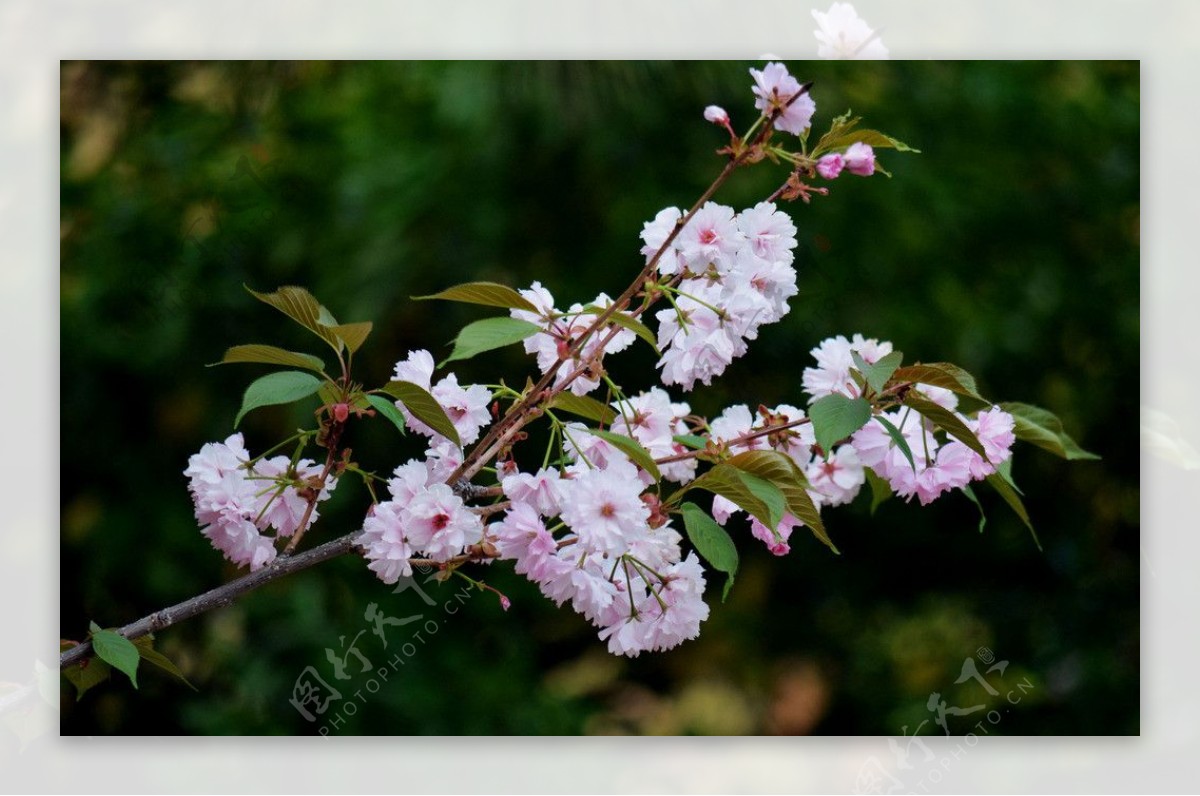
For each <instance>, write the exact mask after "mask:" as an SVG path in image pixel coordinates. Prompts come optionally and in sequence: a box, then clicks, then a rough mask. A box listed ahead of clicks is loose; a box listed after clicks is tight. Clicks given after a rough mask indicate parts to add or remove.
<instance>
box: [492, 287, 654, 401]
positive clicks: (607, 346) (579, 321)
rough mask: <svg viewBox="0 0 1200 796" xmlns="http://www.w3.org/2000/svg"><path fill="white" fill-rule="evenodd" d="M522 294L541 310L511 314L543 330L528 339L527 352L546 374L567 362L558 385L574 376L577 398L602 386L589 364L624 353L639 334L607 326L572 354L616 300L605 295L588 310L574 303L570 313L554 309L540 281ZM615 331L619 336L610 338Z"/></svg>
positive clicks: (560, 369) (557, 378)
mask: <svg viewBox="0 0 1200 796" xmlns="http://www.w3.org/2000/svg"><path fill="white" fill-rule="evenodd" d="M519 292H520V294H521V295H522V296H524V297H525V298H526V299H528V300H529V301H530V302H531V303H532V304H534V305H535V306H536V307H537V308H538V311H537V312H530V311H529V310H521V309H514V310H510V311H509V312H510V315H511V316H512V317H514V318H517V319H519V320H523V321H528V322H529V323H533V324H536V325H538V326H541V327H542V330H541V331H540V332H537V333H536V334H533V335H530V336H529V337H526V338H525V340H524V341H523V345H524V346H525V352H526V353H528V354H533V355H534V356H535V357H536V358H537V363H538V368H539V369H540V370H541V371H542V373H546V372H548V371H549V370H550V369H551V368H553V367H554V366H555V365H556V364H557V363H558V361H559V360H560V359H565V361H564V362H563V364H562V365H561V366H559V367H558V370H557V371H556V372H555V378H554V384H555V386H558V385H560V384H563V383H564V382H565V381H566V380H567V379H568V378H572V377H573V378H572V381H571V384H570V390H571V392H573V393H574V394H575V395H587V394H588V393H589V392H591V391H592V390H594V389H596V388H597V387H599V386H600V374H599V373H598V372H597V371H595V370H593V369H592V368H590V367H585V366H586V365H587V364H588V363H591V362H592V361H593V359H595V364H596V365H597V366H598V365H599V363H600V361H601V360H602V359H603V357H604V356H605V355H607V354H616V353H618V352H620V351H624V350H625V349H626V348H628V347H629V346H630V345H632V344H633V341H634V339H636V335H634V333H633V332H632V331H630V330H629V329H625V328H623V327H620V326H617V325H616V324H613V323H607V324H605V325H604V326H603V327H602V328H600V329H597V330H596V331H595V332H593V333H592V335H591V337H589V338H588V340H587V342H586V343H584V345H583V347H582V348H581V349H580V350H579V351H577V352H575V353H571V352H572V349H573V348H574V346H575V344H576V343H577V342H578V341H579V339H580V338H581V337H583V335H584V333H585V332H586V331H587V330H588V329H589V328H591V326H592V325H593V324H594V323H595V322H596V319H597V317H598V315H599V311H601V310H605V309H607V308H608V307H609V306H611V305H612V299H611V298H609V297H608V295H606V294H604V293H601V294H600V295H599V296H597V297H596V298H595V300H594V301H592V302H591V303H590V304H588V305H587V306H586V307H585V306H584V305H583V304H578V303H577V304H572V305H571V307H570V308H569V309H568V310H567V311H566V312H562V311H559V310H556V309H555V308H554V296H552V295H551V294H550V291H549V290H547V289H546V288H544V287H542V285H541V283H540V282H534V283H533V285H532V286H531V287H530V288H529V289H528V290H521V291H519ZM614 329H615V330H616V332H615V334H612V336H611V338H609V335H610V332H612V331H613V330H614ZM606 339H607V342H605V341H606ZM602 344H603V350H602V351H601V345H602ZM577 371H578V372H577Z"/></svg>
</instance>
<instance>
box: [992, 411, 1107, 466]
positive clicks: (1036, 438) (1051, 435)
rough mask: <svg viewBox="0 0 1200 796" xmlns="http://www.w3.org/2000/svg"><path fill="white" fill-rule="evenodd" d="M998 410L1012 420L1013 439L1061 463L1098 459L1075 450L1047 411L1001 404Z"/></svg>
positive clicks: (1082, 451) (1071, 440)
mask: <svg viewBox="0 0 1200 796" xmlns="http://www.w3.org/2000/svg"><path fill="white" fill-rule="evenodd" d="M1000 408H1001V409H1003V410H1004V411H1005V412H1008V413H1009V414H1010V415H1012V416H1013V420H1014V421H1015V423H1014V427H1013V433H1014V434H1015V435H1016V437H1017V439H1023V440H1025V441H1026V442H1031V443H1033V444H1034V445H1037V446H1038V447H1039V448H1044V449H1045V450H1048V451H1050V452H1051V453H1053V454H1055V455H1057V456H1061V457H1063V458H1064V459H1071V460H1075V459H1085V460H1086V459H1099V458H1100V457H1099V456H1097V455H1096V454H1094V453H1089V452H1088V451H1085V450H1084V449H1083V448H1081V447H1079V445H1078V444H1077V443H1076V442H1075V440H1073V439H1071V437H1070V436H1069V435H1068V434H1067V433H1066V432H1065V431H1063V424H1062V421H1061V420H1059V419H1058V416H1057V415H1055V414H1054V413H1053V412H1051V411H1049V410H1048V409H1043V408H1041V407H1040V406H1033V405H1031V404H1023V403H1019V402H1017V401H1010V402H1008V403H1002V404H1000Z"/></svg>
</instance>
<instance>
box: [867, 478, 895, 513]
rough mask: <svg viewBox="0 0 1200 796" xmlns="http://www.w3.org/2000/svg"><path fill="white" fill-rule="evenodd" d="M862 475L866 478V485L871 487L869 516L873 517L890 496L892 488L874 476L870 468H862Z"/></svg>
mask: <svg viewBox="0 0 1200 796" xmlns="http://www.w3.org/2000/svg"><path fill="white" fill-rule="evenodd" d="M863 473H865V474H866V476H867V483H868V484H870V485H871V516H872V517H874V516H875V509H877V508H879V506H880V505H881V504H882V503H883V502H884V501H886V500H887V499H888V498H890V497H891V496H892V486H891V484H889V483H888V482H887V481H885V480H883V479H882V478H880V477H879V476H878V475H876V474H875V471H874V470H872V469H871V468H870V467H864V468H863Z"/></svg>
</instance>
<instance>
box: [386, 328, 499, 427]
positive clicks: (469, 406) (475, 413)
mask: <svg viewBox="0 0 1200 796" xmlns="http://www.w3.org/2000/svg"><path fill="white" fill-rule="evenodd" d="M433 371H434V362H433V355H432V354H430V353H429V352H428V351H424V350H420V351H410V352H409V354H408V358H407V359H404V360H402V361H400V362H397V363H396V368H395V371H394V373H393V374H392V378H393V379H396V380H397V381H407V382H412V383H413V384H415V385H417V386H418V387H421V388H422V389H424V390H427V391H428V392H429V393H431V394H432V395H433V397H434V398H435V399H437V402H438V403H439V404H440V405H441V407H442V409H444V410H445V411H446V416H447V417H449V418H450V422H452V423H453V424H454V430H455V431H457V432H458V437H459V439H460V440H461V441H462V442H463V444H464V445H469V444H470V443H472V442H474V441H475V440H477V439H479V429H481V428H483V427H484V426H485V425H487V424H488V423H490V422H491V420H492V416H491V414H490V413H489V412H488V403H489V402H490V401H491V400H492V392H491V390H489V389H488V388H487V387H484V386H482V385H480V384H471V385H467V386H466V387H463V386H461V385H459V383H458V377H457V376H455V375H454V374H453V373H449V374H447V375H446V376H445V377H444V378H442V379H441V380H440V381H438V383H437V384H433V383H432V382H433ZM396 408H397V409H399V410H400V411H401V412H402V413H403V414H404V419H405V421H406V423H407V425H408V427H409V428H410V429H412V430H413V431H415V432H416V433H418V434H423V435H425V436H427V437H433V438H434V439H435V440H437V439H441V435H440V434H438V433H437V432H436V431H434V430H433V429H432V428H430V427H429V426H427V425H425V424H424V423H422V422H421V421H420V420H418V419H417V418H416V417H415V416H414V415H413V414H412V412H410V411H409V410H408V407H406V406H405V405H404V404H403V403H402V402H400V401H397V402H396Z"/></svg>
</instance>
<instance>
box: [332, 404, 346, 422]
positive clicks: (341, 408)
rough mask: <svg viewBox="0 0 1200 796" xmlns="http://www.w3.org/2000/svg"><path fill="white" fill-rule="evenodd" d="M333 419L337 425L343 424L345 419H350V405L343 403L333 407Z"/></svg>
mask: <svg viewBox="0 0 1200 796" xmlns="http://www.w3.org/2000/svg"><path fill="white" fill-rule="evenodd" d="M332 411H333V419H334V420H336V421H337V422H339V423H345V422H346V418H348V417H350V405H349V404H345V403H340V404H334V405H333V409H332Z"/></svg>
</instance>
